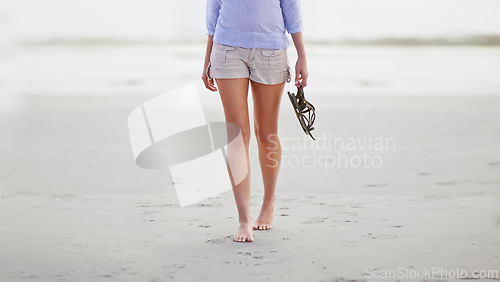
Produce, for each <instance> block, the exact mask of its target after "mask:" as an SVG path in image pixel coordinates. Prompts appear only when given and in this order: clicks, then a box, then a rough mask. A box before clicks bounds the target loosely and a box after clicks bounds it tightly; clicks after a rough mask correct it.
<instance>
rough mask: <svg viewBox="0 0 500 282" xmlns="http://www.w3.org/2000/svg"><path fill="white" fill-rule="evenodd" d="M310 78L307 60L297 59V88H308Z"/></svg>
mask: <svg viewBox="0 0 500 282" xmlns="http://www.w3.org/2000/svg"><path fill="white" fill-rule="evenodd" d="M308 76H309V73H308V72H307V62H306V60H305V59H301V58H299V59H297V63H296V64H295V86H297V87H299V85H302V87H306V86H307V77H308Z"/></svg>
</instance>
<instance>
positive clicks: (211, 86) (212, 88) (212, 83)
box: [208, 78, 217, 91]
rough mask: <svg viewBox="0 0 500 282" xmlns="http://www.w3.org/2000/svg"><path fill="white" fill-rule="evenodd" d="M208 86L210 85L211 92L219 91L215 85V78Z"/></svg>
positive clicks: (210, 80) (209, 81)
mask: <svg viewBox="0 0 500 282" xmlns="http://www.w3.org/2000/svg"><path fill="white" fill-rule="evenodd" d="M208 84H209V85H210V90H212V91H217V87H215V83H214V79H213V78H210V79H209V80H208Z"/></svg>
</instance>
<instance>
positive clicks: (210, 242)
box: [205, 239, 226, 244]
mask: <svg viewBox="0 0 500 282" xmlns="http://www.w3.org/2000/svg"><path fill="white" fill-rule="evenodd" d="M225 242H226V240H223V239H208V240H206V241H205V243H207V244H224V243H225Z"/></svg>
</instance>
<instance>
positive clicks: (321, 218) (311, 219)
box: [302, 217, 328, 224]
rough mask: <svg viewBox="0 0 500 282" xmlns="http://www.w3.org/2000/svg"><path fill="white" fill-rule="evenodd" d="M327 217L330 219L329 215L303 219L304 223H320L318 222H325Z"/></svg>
mask: <svg viewBox="0 0 500 282" xmlns="http://www.w3.org/2000/svg"><path fill="white" fill-rule="evenodd" d="M325 219H328V217H313V218H310V219H308V220H306V221H302V224H318V223H323V222H325Z"/></svg>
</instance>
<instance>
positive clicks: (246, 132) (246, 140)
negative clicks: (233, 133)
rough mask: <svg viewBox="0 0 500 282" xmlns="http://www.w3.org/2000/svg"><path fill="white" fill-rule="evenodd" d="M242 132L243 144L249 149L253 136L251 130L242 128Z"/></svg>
mask: <svg viewBox="0 0 500 282" xmlns="http://www.w3.org/2000/svg"><path fill="white" fill-rule="evenodd" d="M240 130H241V136H242V137H243V143H244V144H245V147H248V145H249V144H250V135H251V132H250V128H249V127H244V126H243V127H242V126H240Z"/></svg>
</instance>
